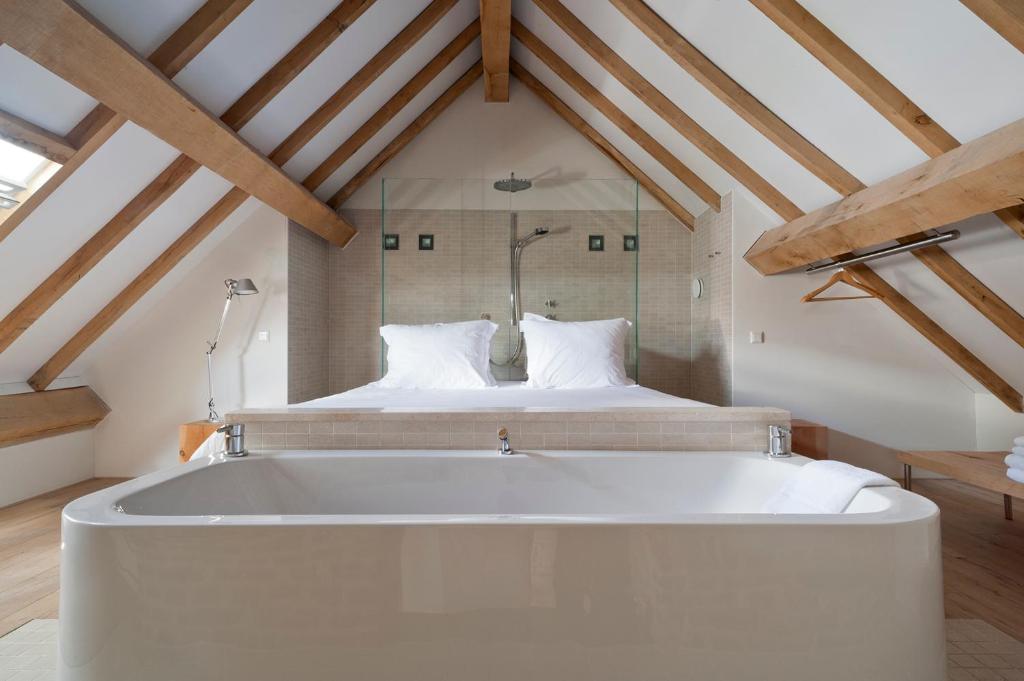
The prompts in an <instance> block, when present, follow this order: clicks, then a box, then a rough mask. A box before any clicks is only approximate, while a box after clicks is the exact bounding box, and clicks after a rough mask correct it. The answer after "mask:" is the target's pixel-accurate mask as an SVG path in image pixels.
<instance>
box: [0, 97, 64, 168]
mask: <svg viewBox="0 0 1024 681" xmlns="http://www.w3.org/2000/svg"><path fill="white" fill-rule="evenodd" d="M0 138H2V139H5V140H7V141H8V142H10V143H11V144H16V145H17V146H19V147H21V148H23V149H27V150H29V151H31V152H34V153H36V154H39V155H40V156H42V157H44V158H48V159H50V160H51V161H53V162H54V163H67V162H68V160H69V159H70V158H71V157H72V156H74V155H75V152H76V151H77V149H76V148H75V147H74V146H72V144H71V142H70V141H69V140H68V139H67V138H66V137H63V136H61V135H58V134H57V133H54V132H50V131H49V130H47V129H45V128H41V127H39V126H38V125H36V124H35V123H32V122H30V121H26V120H25V119H24V118H19V117H17V116H15V115H14V114H12V113H8V112H6V111H3V110H0Z"/></svg>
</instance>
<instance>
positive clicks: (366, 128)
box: [302, 19, 480, 191]
mask: <svg viewBox="0 0 1024 681" xmlns="http://www.w3.org/2000/svg"><path fill="white" fill-rule="evenodd" d="M478 35H480V22H479V21H477V20H476V19H474V20H473V21H471V22H470V23H469V25H468V26H466V28H464V29H463V30H462V32H461V33H459V35H457V36H455V38H453V39H452V41H451V42H450V43H448V44H447V45H446V46H445V47H444V48H443V49H442V50H441V51H440V52H438V53H437V55H436V56H435V57H434V58H433V59H431V60H430V61H429V62H428V63H427V65H426V66H424V67H423V68H422V69H420V70H419V71H418V72H417V73H416V75H415V76H413V77H412V78H411V79H410V80H409V82H408V83H406V84H405V85H403V86H402V88H401V89H400V90H399V91H398V92H396V93H395V94H394V96H392V97H391V99H389V100H388V101H387V102H385V103H384V105H383V106H381V107H380V109H378V110H377V111H376V112H375V113H374V114H373V115H372V116H370V118H369V119H367V121H366V122H365V123H363V124H362V125H361V126H360V127H359V129H358V130H356V131H355V132H354V133H352V134H351V135H350V136H349V137H348V139H346V140H345V141H344V142H342V143H341V145H340V146H339V147H338V148H337V149H335V150H334V151H333V152H331V154H330V155H329V156H328V157H327V158H326V159H324V161H323V163H321V164H320V165H319V166H317V167H316V168H315V169H314V170H313V172H311V173H310V174H309V175H308V176H306V179H304V180H303V181H302V184H303V185H304V186H305V187H306V188H307V189H309V190H310V191H315V190H316V189H317V187H319V186H320V185H321V184H323V183H324V181H326V180H327V178H329V177H330V176H331V175H332V174H334V172H335V171H336V170H337V169H338V168H340V167H341V166H342V164H344V163H345V161H347V160H348V159H350V158H351V157H352V154H354V153H355V152H356V151H357V150H358V149H359V148H360V147H362V146H363V145H364V144H366V143H367V142H369V141H370V139H371V138H372V137H373V136H374V135H376V134H377V133H378V132H380V131H381V129H382V128H383V127H384V126H385V125H387V124H388V122H389V121H390V120H391V119H392V118H394V117H395V116H396V115H397V114H398V112H399V111H401V110H402V109H403V108H405V106H406V105H407V104H408V103H409V102H411V101H412V100H413V98H414V97H415V96H416V95H418V94H419V93H420V92H422V91H423V88H425V87H426V86H427V85H428V84H429V83H430V82H431V81H432V80H434V78H436V77H437V75H438V74H440V73H441V72H442V71H444V69H445V68H446V67H447V66H448V65H449V64H451V63H452V62H453V61H454V60H455V58H456V57H458V56H459V55H460V54H462V51H463V50H465V49H466V48H467V47H468V46H469V44H470V43H472V42H473V41H474V40H476V37H477V36H478Z"/></svg>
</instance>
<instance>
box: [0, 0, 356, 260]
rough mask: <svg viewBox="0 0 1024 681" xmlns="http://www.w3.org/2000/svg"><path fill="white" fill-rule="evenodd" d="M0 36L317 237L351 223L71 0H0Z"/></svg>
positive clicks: (338, 236)
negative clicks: (68, 0)
mask: <svg viewBox="0 0 1024 681" xmlns="http://www.w3.org/2000/svg"><path fill="white" fill-rule="evenodd" d="M0 12H2V13H3V15H4V21H3V23H0V39H2V40H4V41H5V42H6V43H7V44H9V45H11V47H13V48H15V49H16V50H18V51H19V52H21V53H22V54H24V55H25V56H27V57H29V58H30V59H32V60H34V61H36V62H38V63H39V64H40V65H41V66H43V67H44V68H46V69H48V70H50V71H52V72H53V73H55V74H57V75H58V76H60V77H61V78H63V79H64V80H66V81H68V82H69V83H71V84H72V85H74V86H76V87H77V88H79V89H80V90H82V91H83V92H85V93H87V94H89V95H91V96H92V97H94V98H96V99H98V100H99V101H101V102H103V103H104V104H106V105H107V106H108V107H110V108H111V109H113V110H114V111H116V112H117V113H118V114H120V115H121V116H124V117H125V118H127V119H129V120H131V121H132V122H134V123H135V124H137V125H139V126H140V127H143V128H145V129H146V130H148V131H149V132H150V133H152V134H154V135H155V136H157V137H159V138H160V139H162V140H163V141H164V142H166V143H168V144H170V145H171V146H173V147H175V148H177V149H179V150H181V151H182V152H183V153H184V154H187V155H188V156H189V157H190V158H192V159H193V160H195V161H196V162H197V163H201V164H203V165H205V166H207V167H208V168H210V170H212V171H214V172H216V173H217V174H219V175H221V176H222V177H224V178H225V179H227V180H228V181H229V182H231V183H232V184H234V185H236V186H237V187H239V188H240V189H242V190H243V191H246V192H247V193H249V194H251V195H253V196H255V197H256V198H258V199H260V200H261V201H263V202H264V203H266V204H267V205H269V206H271V207H272V208H274V209H275V210H277V211H279V212H281V213H283V214H284V215H286V216H288V217H289V218H291V219H292V220H294V221H295V222H297V223H299V224H300V225H303V226H304V227H306V228H307V229H309V230H311V231H313V232H314V233H316V234H319V235H320V236H322V237H323V238H325V239H327V240H328V241H331V242H332V243H336V244H339V245H344V244H345V243H347V242H348V240H349V239H351V238H352V236H354V235H355V230H354V229H353V228H352V227H351V225H349V224H348V223H347V222H345V221H344V220H342V219H341V218H340V217H339V216H338V215H337V214H335V212H334V211H332V210H331V209H330V208H328V207H327V206H326V205H324V204H323V203H321V202H320V201H319V200H318V199H317V198H316V197H315V196H313V195H312V194H311V193H310V192H309V191H308V190H307V189H306V188H305V187H302V186H301V185H300V184H298V183H297V182H295V181H294V180H292V179H291V178H290V177H288V176H287V175H286V174H285V173H284V172H283V171H282V170H281V169H280V168H278V167H277V166H276V165H274V164H273V163H271V162H270V161H269V160H268V159H267V158H266V157H265V156H263V155H262V154H260V153H259V152H258V151H256V150H255V149H254V148H253V147H252V146H251V145H249V144H248V143H247V142H245V141H244V140H243V139H242V138H240V137H239V136H238V135H237V134H236V133H234V132H233V131H232V130H231V129H230V128H228V127H227V126H226V125H224V124H223V123H221V122H220V121H219V120H218V119H217V118H215V117H214V116H213V115H211V114H210V113H209V112H208V111H206V110H205V109H203V107H202V106H200V105H199V104H198V103H197V102H195V100H193V99H192V98H190V97H189V96H188V95H187V94H186V93H185V92H184V91H183V90H181V88H179V87H178V86H177V85H175V84H174V83H173V82H171V81H170V80H169V79H168V78H166V77H165V76H163V75H162V74H161V73H160V72H159V71H157V70H156V69H155V68H154V67H153V66H152V65H150V64H149V63H147V62H144V61H142V60H141V59H140V58H139V57H137V56H136V55H135V54H134V53H132V52H131V51H130V50H129V49H128V48H126V47H125V46H124V44H123V43H121V42H120V41H119V40H118V39H117V38H116V37H114V36H113V35H111V34H110V33H109V32H108V31H107V30H106V29H105V28H104V27H103V26H102V25H100V24H99V23H97V22H96V21H95V20H94V19H93V18H92V17H90V16H89V15H88V14H86V13H85V11H84V10H82V9H81V8H80V7H78V6H77V5H73V4H70V3H68V2H66V1H65V0H0Z"/></svg>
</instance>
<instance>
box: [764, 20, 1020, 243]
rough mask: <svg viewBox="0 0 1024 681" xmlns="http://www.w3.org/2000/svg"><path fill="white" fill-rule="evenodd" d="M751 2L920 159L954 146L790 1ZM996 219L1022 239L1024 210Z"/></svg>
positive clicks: (1010, 211)
mask: <svg viewBox="0 0 1024 681" xmlns="http://www.w3.org/2000/svg"><path fill="white" fill-rule="evenodd" d="M751 2H752V3H753V5H754V6H755V7H757V8H758V9H759V10H761V12H763V13H764V14H765V16H767V17H768V18H769V19H771V20H772V21H773V22H775V24H776V25H778V27H779V28H781V29H782V30H783V31H785V32H786V33H787V34H788V35H789V36H790V37H791V38H793V39H794V40H796V41H797V42H798V43H800V45H801V46H802V47H803V48H804V49H805V50H807V51H808V52H809V53H811V55H813V56H814V57H815V58H816V59H817V60H818V61H820V62H821V63H822V64H824V65H825V66H826V67H827V68H828V69H829V70H830V71H831V72H832V73H834V74H835V75H836V76H838V77H839V79H840V80H842V81H843V82H844V83H846V84H847V85H848V86H850V87H851V88H852V89H853V90H854V92H856V93H857V94H858V95H860V96H861V97H862V98H863V99H864V101H866V102H867V103H868V104H870V105H871V106H872V108H874V109H875V111H877V112H878V113H880V114H881V115H882V116H883V117H884V118H885V119H886V120H887V121H889V122H890V123H891V124H892V125H894V126H895V127H896V128H897V129H898V130H899V131H900V132H902V133H903V134H904V135H905V136H906V137H907V138H908V139H909V140H910V141H911V142H913V143H914V144H916V145H917V146H918V147H919V148H920V149H921V150H922V151H924V152H925V153H926V154H928V155H929V156H931V157H932V158H935V157H936V156H939V155H940V154H944V153H946V152H947V151H952V150H953V149H956V148H957V147H958V146H960V142H959V141H957V139H956V138H955V137H953V135H951V134H950V133H949V132H947V131H946V130H945V129H943V127H942V126H941V125H939V124H938V123H936V122H935V121H934V120H932V118H931V117H930V116H929V115H928V114H927V113H925V112H924V111H923V110H922V109H921V107H919V106H917V104H915V103H914V102H913V101H911V99H910V98H909V97H907V96H906V95H905V94H903V93H902V92H901V91H900V89H899V88H897V87H896V86H895V85H893V84H892V83H891V82H890V81H889V80H888V79H887V78H886V77H885V76H883V75H882V74H881V73H880V72H879V71H878V70H877V69H875V68H874V67H873V66H871V64H869V63H868V62H867V60H866V59H864V58H863V57H861V56H860V55H859V54H857V53H856V52H855V51H854V50H853V49H852V48H851V47H850V46H849V45H847V44H846V43H844V42H843V41H842V40H840V39H839V37H838V36H837V35H836V34H834V33H833V32H832V31H830V30H829V29H828V27H827V26H825V25H824V24H823V23H821V22H820V21H818V20H817V19H816V18H815V17H814V15H813V14H811V13H810V12H808V11H807V10H805V9H804V8H803V7H801V6H800V4H799V3H798V2H796V0H751ZM965 4H967V5H968V6H970V5H972V4H975V5H976V6H978V7H979V9H980V8H984V7H995V6H997V5H1000V4H1003V3H1001V2H1000V0H974V1H973V2H965ZM1007 4H1008V3H1007ZM1018 4H1019V3H1018ZM844 193H849V192H844ZM996 215H997V216H998V217H999V218H1000V219H1001V220H1002V221H1003V222H1005V223H1006V225H1007V226H1008V227H1010V229H1012V230H1013V231H1015V232H1016V233H1017V234H1018V235H1020V236H1021V237H1024V210H1022V208H1021V207H1020V206H1015V207H1010V208H1006V209H1003V210H1000V211H997V212H996Z"/></svg>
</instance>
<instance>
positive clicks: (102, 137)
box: [0, 0, 252, 241]
mask: <svg viewBox="0 0 1024 681" xmlns="http://www.w3.org/2000/svg"><path fill="white" fill-rule="evenodd" d="M251 2H252V0H209V1H208V2H206V3H205V4H204V5H203V6H202V7H200V8H199V9H198V10H197V11H196V13H195V14H193V15H192V16H191V17H189V19H188V20H186V21H185V23H184V24H182V25H181V26H180V27H179V28H178V30H176V31H175V32H174V33H173V34H171V36H170V37H169V38H167V40H165V41H164V42H163V43H162V44H161V45H160V46H159V47H158V48H157V49H156V50H155V51H154V52H153V53H152V54H151V55H150V57H149V59H150V63H152V64H153V65H154V66H156V67H157V68H158V69H160V71H161V72H162V73H163V74H164V75H165V76H167V77H168V78H173V77H174V76H175V75H176V74H177V73H178V72H179V71H180V70H181V69H182V68H184V67H185V65H186V64H187V63H188V62H189V61H190V60H191V59H192V58H193V57H195V56H196V55H197V54H199V52H200V51H201V50H202V49H203V48H204V47H206V45H208V44H209V43H210V41H211V40H213V39H214V38H215V37H216V36H217V34H218V33H220V31H221V30H223V29H224V27H225V26H227V25H228V24H229V23H231V21H232V20H233V19H234V18H235V17H237V16H238V15H239V14H241V12H242V10H244V9H245V8H246V7H248V6H249V4H250V3H251ZM124 122H125V119H124V118H122V117H121V116H118V115H117V114H115V113H114V112H113V111H111V110H110V109H108V108H107V107H105V106H103V105H102V104H100V105H98V106H96V107H95V108H94V109H93V110H92V111H90V112H89V113H88V114H87V115H86V116H85V118H83V119H82V120H81V121H79V123H78V125H76V126H75V127H74V128H73V129H72V130H71V132H69V133H68V134H67V135H66V137H67V140H68V142H69V143H70V144H71V146H73V147H74V148H75V149H76V150H77V151H76V152H75V154H74V155H73V156H72V157H71V158H70V159H68V161H67V162H66V163H65V164H64V165H63V166H62V167H61V168H60V169H59V170H58V171H57V172H56V173H54V174H53V175H52V176H51V177H50V178H49V179H48V180H47V181H46V182H45V183H44V184H43V185H42V186H41V187H38V188H37V189H36V190H35V191H34V192H33V193H32V195H31V196H29V197H28V198H27V199H26V200H25V201H23V202H22V203H21V205H19V206H18V207H17V209H16V210H15V211H14V212H13V213H11V214H10V215H9V216H8V217H7V219H6V220H4V221H3V223H0V241H3V240H4V239H5V238H6V237H7V235H8V234H10V233H11V232H13V231H14V229H15V228H16V227H17V226H18V225H20V224H21V223H22V222H24V221H25V220H26V219H27V218H28V217H29V216H30V215H32V213H33V211H35V210H36V208H38V207H39V206H41V205H42V204H43V202H44V201H46V199H47V198H49V197H50V196H51V195H52V194H53V193H54V192H55V191H57V189H58V188H59V187H60V186H61V185H62V184H64V182H65V180H67V179H68V178H69V177H71V176H72V175H73V174H74V173H75V171H76V170H78V169H79V168H80V167H82V165H83V164H84V163H85V162H86V161H87V160H89V158H90V157H91V156H92V155H93V154H94V153H95V152H96V150H97V149H99V148H100V147H101V146H103V143H104V142H106V141H107V140H108V139H110V137H111V136H112V135H113V134H114V133H115V132H117V131H118V129H119V128H120V127H121V126H122V125H123V124H124Z"/></svg>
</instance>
